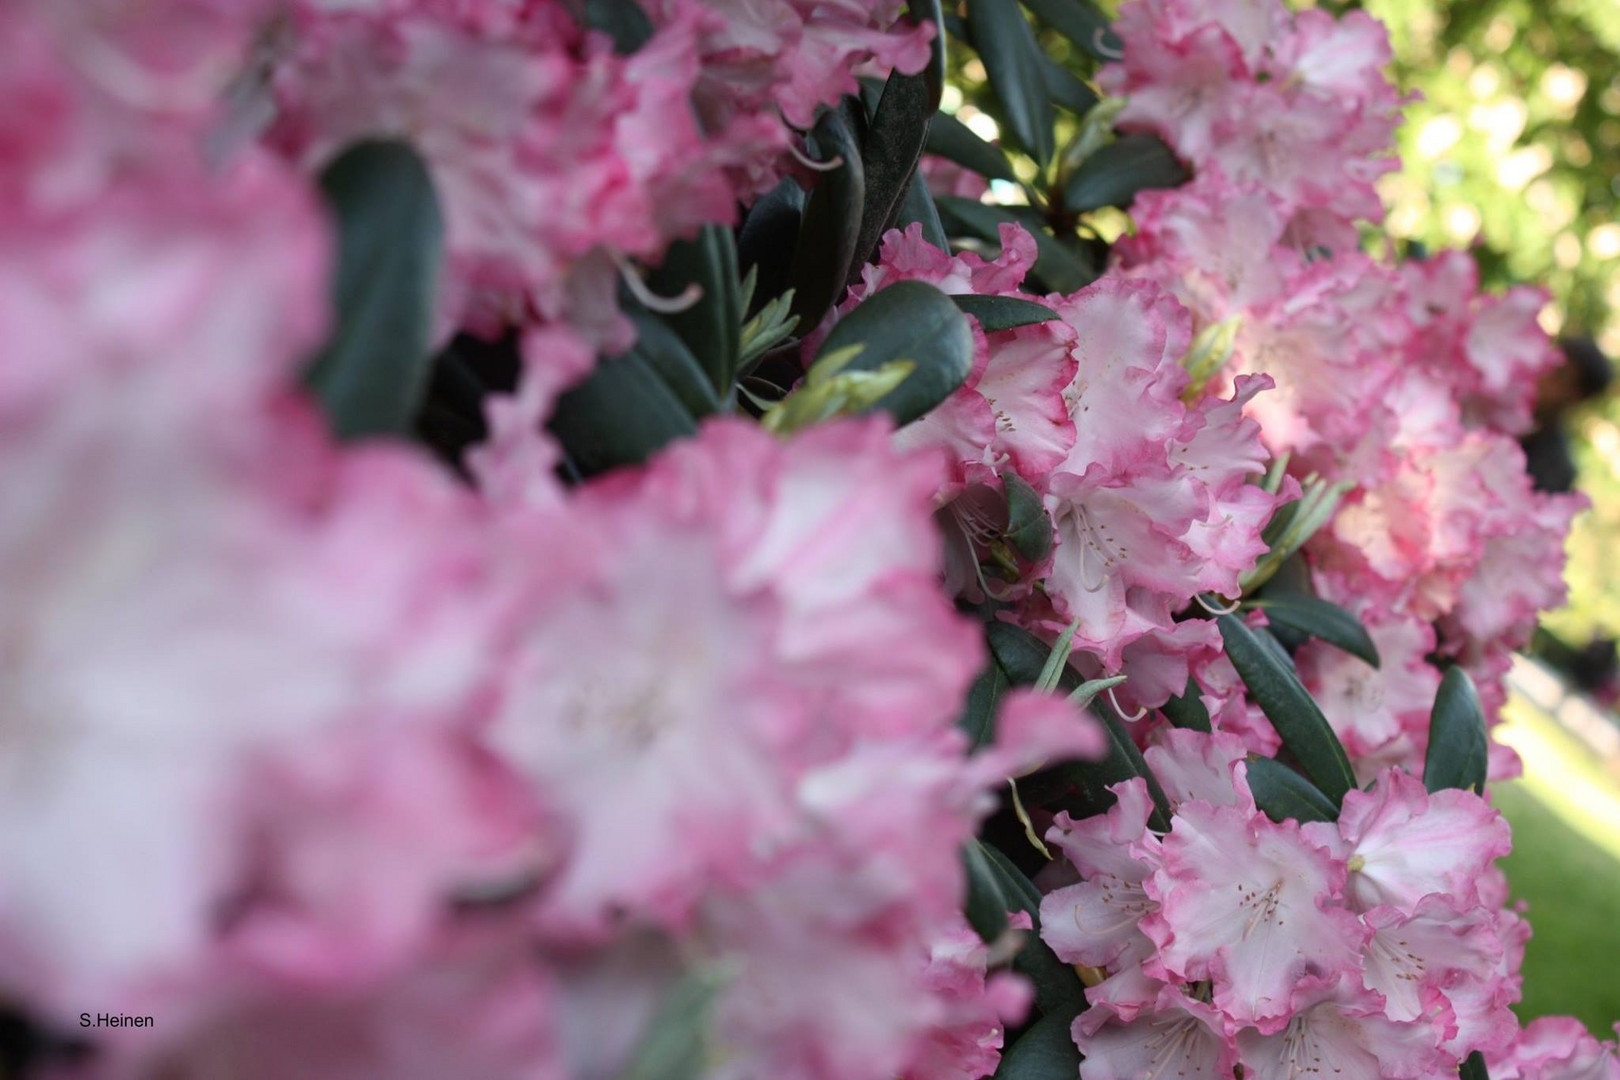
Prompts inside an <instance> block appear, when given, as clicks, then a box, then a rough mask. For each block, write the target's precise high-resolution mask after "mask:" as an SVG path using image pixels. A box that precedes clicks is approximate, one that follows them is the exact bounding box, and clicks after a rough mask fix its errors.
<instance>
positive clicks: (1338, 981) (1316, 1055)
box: [1237, 974, 1452, 1080]
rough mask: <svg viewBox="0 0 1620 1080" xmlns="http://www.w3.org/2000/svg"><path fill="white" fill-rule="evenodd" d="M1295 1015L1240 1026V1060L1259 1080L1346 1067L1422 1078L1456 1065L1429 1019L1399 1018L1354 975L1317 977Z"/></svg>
mask: <svg viewBox="0 0 1620 1080" xmlns="http://www.w3.org/2000/svg"><path fill="white" fill-rule="evenodd" d="M1289 1012H1290V1014H1291V1015H1290V1018H1289V1019H1288V1021H1287V1023H1286V1024H1283V1025H1280V1026H1279V1027H1278V1028H1277V1029H1276V1030H1275V1031H1265V1030H1263V1029H1261V1030H1257V1029H1254V1028H1250V1029H1247V1030H1245V1031H1240V1032H1238V1036H1237V1045H1238V1060H1239V1061H1240V1062H1241V1063H1242V1065H1243V1068H1244V1073H1245V1075H1249V1076H1254V1077H1256V1080H1290V1078H1292V1077H1296V1076H1299V1075H1300V1074H1301V1073H1302V1072H1309V1071H1322V1070H1339V1071H1337V1072H1333V1073H1332V1075H1334V1076H1343V1077H1344V1078H1345V1080H1385V1078H1389V1080H1418V1078H1420V1077H1429V1076H1433V1075H1436V1074H1437V1073H1439V1072H1440V1071H1441V1070H1443V1069H1445V1068H1447V1067H1448V1066H1450V1065H1452V1061H1451V1059H1449V1058H1447V1057H1446V1056H1445V1055H1444V1054H1442V1053H1441V1052H1440V1051H1439V1050H1438V1049H1436V1046H1435V1037H1434V1031H1433V1028H1432V1026H1431V1025H1430V1024H1428V1023H1426V1022H1423V1021H1414V1022H1410V1023H1397V1022H1395V1021H1393V1020H1390V1019H1388V1018H1387V1017H1385V1016H1384V1015H1383V1012H1382V1011H1381V1010H1380V1008H1379V1002H1378V999H1377V998H1376V997H1375V996H1373V995H1372V994H1369V993H1368V992H1367V991H1365V990H1362V989H1361V988H1360V987H1358V986H1357V985H1356V982H1355V978H1354V977H1353V976H1351V975H1348V974H1337V975H1324V976H1312V977H1310V978H1306V979H1304V980H1302V981H1301V982H1300V983H1299V985H1298V986H1297V987H1296V988H1295V989H1294V992H1293V994H1292V1002H1291V1008H1290V1010H1289Z"/></svg>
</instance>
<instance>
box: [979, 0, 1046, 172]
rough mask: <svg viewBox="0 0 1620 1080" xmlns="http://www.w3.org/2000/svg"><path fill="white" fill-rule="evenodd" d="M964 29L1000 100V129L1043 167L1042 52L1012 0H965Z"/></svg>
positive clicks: (1044, 123) (1044, 82)
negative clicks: (966, 1)
mask: <svg viewBox="0 0 1620 1080" xmlns="http://www.w3.org/2000/svg"><path fill="white" fill-rule="evenodd" d="M967 21H968V33H970V34H971V35H972V36H973V44H974V46H975V47H976V48H977V49H978V53H979V59H980V60H981V61H982V62H983V63H984V70H985V74H986V76H988V78H989V81H990V90H991V92H992V93H994V94H995V96H996V100H997V101H998V102H1000V103H1001V112H1002V115H1003V116H1004V118H1005V120H1006V129H1007V132H1008V134H1010V135H1011V136H1012V138H1013V141H1015V142H1016V143H1018V145H1019V146H1021V147H1022V148H1023V149H1024V151H1025V152H1026V153H1028V154H1029V156H1030V157H1032V158H1034V159H1035V163H1036V164H1037V165H1040V166H1042V167H1044V166H1045V165H1046V163H1047V162H1048V161H1051V160H1052V152H1053V149H1054V143H1053V136H1052V125H1053V123H1054V121H1055V119H1056V118H1055V117H1054V116H1053V114H1052V102H1051V100H1050V99H1049V98H1048V97H1047V96H1046V80H1045V79H1044V77H1043V76H1042V74H1041V59H1042V56H1043V54H1042V52H1041V48H1040V46H1039V45H1037V44H1036V43H1035V32H1034V31H1033V30H1032V29H1031V28H1030V25H1029V21H1028V20H1026V19H1025V18H1024V13H1023V12H1022V11H1021V10H1020V9H1019V7H1018V0H968V6H967Z"/></svg>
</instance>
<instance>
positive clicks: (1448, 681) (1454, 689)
mask: <svg viewBox="0 0 1620 1080" xmlns="http://www.w3.org/2000/svg"><path fill="white" fill-rule="evenodd" d="M1487 752H1488V746H1487V742H1486V737H1485V708H1484V706H1482V705H1481V704H1480V701H1479V691H1477V690H1475V689H1474V680H1473V679H1471V678H1469V677H1468V672H1466V671H1464V670H1463V669H1462V668H1460V667H1453V668H1450V669H1449V670H1447V671H1446V674H1445V677H1444V678H1443V679H1441V680H1440V690H1439V692H1437V693H1436V694H1435V695H1434V709H1433V710H1432V711H1431V712H1430V713H1429V749H1428V752H1427V753H1426V754H1425V755H1424V758H1423V786H1424V787H1425V788H1427V789H1428V790H1430V791H1443V790H1444V789H1446V788H1463V789H1465V790H1468V791H1473V792H1475V793H1478V794H1483V793H1484V791H1485V764H1486V756H1487Z"/></svg>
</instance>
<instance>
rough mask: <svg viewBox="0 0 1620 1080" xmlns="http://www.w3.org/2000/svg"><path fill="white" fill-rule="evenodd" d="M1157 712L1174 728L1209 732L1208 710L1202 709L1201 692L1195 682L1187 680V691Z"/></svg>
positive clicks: (1202, 699)
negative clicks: (1162, 714)
mask: <svg viewBox="0 0 1620 1080" xmlns="http://www.w3.org/2000/svg"><path fill="white" fill-rule="evenodd" d="M1159 711H1160V712H1162V713H1164V718H1165V719H1166V720H1168V721H1170V723H1172V724H1174V725H1175V726H1176V727H1180V728H1187V729H1189V730H1191V731H1204V732H1207V731H1210V730H1211V727H1210V723H1209V710H1208V709H1207V708H1205V707H1204V697H1203V691H1201V690H1200V689H1199V687H1198V683H1197V681H1196V680H1194V679H1191V678H1189V679H1188V680H1187V689H1185V690H1183V691H1182V692H1181V696H1180V697H1173V698H1171V699H1170V700H1169V701H1166V702H1165V703H1164V704H1163V705H1162V706H1160V708H1159Z"/></svg>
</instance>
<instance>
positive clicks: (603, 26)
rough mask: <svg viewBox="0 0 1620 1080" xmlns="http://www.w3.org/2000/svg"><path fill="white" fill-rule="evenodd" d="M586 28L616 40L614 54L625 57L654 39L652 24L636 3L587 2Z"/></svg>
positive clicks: (627, 0) (631, 0)
mask: <svg viewBox="0 0 1620 1080" xmlns="http://www.w3.org/2000/svg"><path fill="white" fill-rule="evenodd" d="M585 25H586V26H588V27H590V28H591V29H592V30H600V31H601V32H602V33H604V34H606V35H607V36H608V37H610V38H612V39H613V51H614V52H616V53H618V54H619V55H621V56H625V55H628V54H630V53H633V52H635V51H636V50H637V49H639V48H641V47H642V46H643V45H645V44H646V43H647V41H648V40H649V39H650V38H651V37H652V36H653V24H652V20H651V19H649V18H647V13H646V12H645V11H643V10H642V9H641V5H640V4H637V3H636V0H585Z"/></svg>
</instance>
